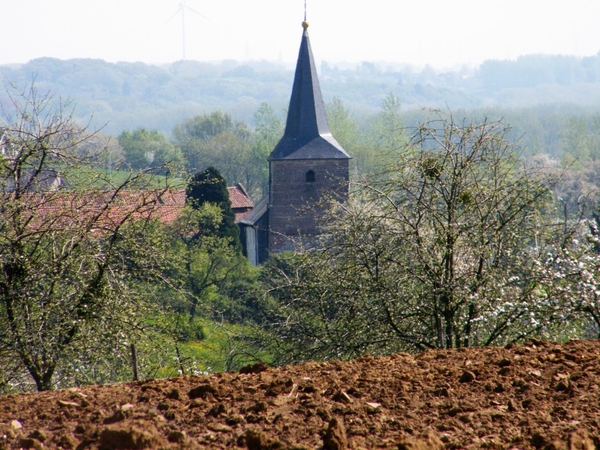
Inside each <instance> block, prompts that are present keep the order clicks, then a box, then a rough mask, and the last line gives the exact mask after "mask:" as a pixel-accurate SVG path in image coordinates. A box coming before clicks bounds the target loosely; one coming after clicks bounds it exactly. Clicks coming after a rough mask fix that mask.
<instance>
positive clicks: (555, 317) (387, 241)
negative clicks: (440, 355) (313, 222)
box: [264, 116, 574, 362]
mask: <svg viewBox="0 0 600 450" xmlns="http://www.w3.org/2000/svg"><path fill="white" fill-rule="evenodd" d="M505 134H506V128H505V127H504V126H503V125H502V124H501V123H490V122H484V123H482V124H473V123H456V122H455V121H454V119H453V118H452V117H445V116H440V117H439V118H438V119H437V120H433V121H430V122H427V123H425V124H423V125H422V126H420V127H418V129H417V131H416V132H415V134H414V135H413V136H412V140H411V141H410V143H409V145H408V146H407V147H406V148H405V149H404V150H403V151H402V152H399V155H398V159H397V160H396V162H395V163H394V164H391V165H390V166H389V167H388V170H387V171H386V172H385V173H380V174H379V177H378V178H375V179H372V180H371V181H370V182H369V183H365V184H364V186H363V188H362V191H361V192H360V195H359V196H358V197H357V198H355V199H354V200H353V201H351V202H349V203H347V204H346V205H344V207H341V208H339V209H338V210H336V211H334V212H333V214H332V217H331V223H330V224H329V225H330V228H329V230H330V233H328V234H326V235H324V236H323V242H322V246H321V248H320V250H315V251H312V252H310V253H308V254H306V255H302V256H301V257H300V259H299V262H298V261H297V262H296V264H294V265H291V266H289V265H288V266H287V268H286V269H285V270H280V269H279V268H277V270H276V271H274V272H271V275H270V277H269V278H270V280H271V281H269V283H275V284H274V285H273V284H271V285H270V287H269V292H271V293H274V294H272V295H275V294H276V295H277V297H276V300H277V301H276V302H275V304H276V305H277V306H276V307H274V308H273V309H271V310H270V311H269V314H270V315H271V319H270V320H268V321H265V325H264V327H265V328H266V329H267V330H268V331H269V332H270V335H271V336H274V340H275V341H274V342H278V344H277V347H275V348H276V349H277V348H280V349H283V351H282V352H278V357H279V360H280V361H281V362H289V361H298V360H305V359H310V358H314V357H316V358H331V357H336V358H339V357H352V356H356V355H358V354H361V353H364V352H369V353H388V352H391V351H398V350H405V351H406V350H410V351H415V350H424V349H427V348H453V347H469V346H480V345H492V344H505V343H509V342H515V341H519V340H522V339H524V338H526V337H528V336H543V337H549V336H555V335H553V334H552V333H555V332H558V331H560V330H564V329H565V327H566V326H567V324H568V321H569V320H570V319H571V318H573V314H574V311H573V309H572V308H570V307H569V301H568V292H566V290H565V289H560V288H559V287H560V286H561V283H562V281H561V280H562V279H563V274H564V273H563V272H562V271H560V270H558V271H557V270H555V269H556V268H557V267H560V266H561V263H560V261H561V260H562V258H563V257H564V256H565V255H566V254H567V253H566V250H567V249H568V245H567V244H568V242H569V240H570V239H571V238H572V237H573V232H574V227H570V228H569V229H568V230H564V229H563V224H562V222H560V221H557V220H555V217H556V216H555V215H554V214H544V213H547V212H548V211H553V206H554V204H553V202H552V197H551V195H550V187H551V186H552V184H553V183H554V182H555V180H554V179H553V178H552V177H549V176H548V175H547V173H545V172H544V171H543V170H539V169H538V168H536V167H525V166H523V165H522V163H521V161H520V160H519V158H518V157H517V156H516V154H515V148H514V145H513V144H512V143H511V142H510V141H507V140H506V139H505ZM272 280H275V281H272Z"/></svg>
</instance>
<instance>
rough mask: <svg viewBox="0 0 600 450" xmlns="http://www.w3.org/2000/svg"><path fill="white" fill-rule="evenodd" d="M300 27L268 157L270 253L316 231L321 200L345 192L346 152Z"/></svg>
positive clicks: (290, 246) (340, 196)
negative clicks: (284, 109)
mask: <svg viewBox="0 0 600 450" xmlns="http://www.w3.org/2000/svg"><path fill="white" fill-rule="evenodd" d="M302 27H303V28H304V31H303V34H302V42H301V44H300V52H299V54H298V62H297V64H296V73H295V76H294V84H293V87H292V96H291V99H290V105H289V109H288V116H287V121H286V126H285V132H284V135H283V137H282V138H281V140H280V141H279V143H278V144H277V146H276V147H275V149H274V150H273V152H272V153H271V155H270V156H269V204H268V210H269V244H268V249H269V253H278V252H281V251H285V250H293V249H294V248H295V242H297V240H298V238H300V240H302V239H307V238H308V239H310V237H312V236H315V235H317V234H318V232H319V231H318V227H317V222H318V220H319V217H320V216H321V215H322V213H323V208H324V206H323V204H322V201H323V200H325V199H327V198H329V197H333V198H335V199H337V200H342V201H343V200H345V199H346V198H347V196H348V178H349V162H350V156H349V155H348V154H347V153H346V151H345V150H344V149H343V148H342V146H341V145H340V144H339V143H338V142H337V141H336V140H335V138H334V137H333V136H332V135H331V131H330V130H329V125H328V124H327V117H326V114H325V103H324V102H323V97H322V95H321V88H320V87H319V79H318V77H317V70H316V67H315V62H314V59H313V54H312V49H311V46H310V40H309V38H308V23H307V22H306V21H304V22H303V23H302Z"/></svg>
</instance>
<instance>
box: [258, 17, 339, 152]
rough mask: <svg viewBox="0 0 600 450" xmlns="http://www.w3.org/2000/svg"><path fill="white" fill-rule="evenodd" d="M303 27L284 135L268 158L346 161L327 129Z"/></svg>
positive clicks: (306, 27)
mask: <svg viewBox="0 0 600 450" xmlns="http://www.w3.org/2000/svg"><path fill="white" fill-rule="evenodd" d="M302 26H303V28H304V32H303V34H302V42H301V44H300V52H299V54H298V62H297V64H296V74H295V76H294V85H293V88H292V96H291V99H290V106H289V109H288V116H287V122H286V125H285V132H284V135H283V137H282V138H281V140H280V141H279V143H278V144H277V146H276V147H275V149H274V150H273V152H272V153H271V155H270V156H269V160H270V161H273V160H281V159H349V158H350V156H349V155H348V153H346V151H345V150H344V149H343V148H342V146H341V145H340V144H339V143H338V141H336V140H335V138H334V137H333V136H332V135H331V131H330V130H329V125H328V124H327V116H326V114H325V103H324V102H323V96H322V95H321V88H320V87H319V79H318V77H317V70H316V67H315V61H314V58H313V55H312V50H311V47H310V40H309V38H308V24H307V23H306V22H304V23H303V24H302Z"/></svg>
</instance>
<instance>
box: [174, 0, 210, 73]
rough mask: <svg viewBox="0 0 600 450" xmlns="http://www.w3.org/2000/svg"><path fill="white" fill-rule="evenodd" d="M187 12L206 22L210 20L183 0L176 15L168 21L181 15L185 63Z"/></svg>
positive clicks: (182, 46)
mask: <svg viewBox="0 0 600 450" xmlns="http://www.w3.org/2000/svg"><path fill="white" fill-rule="evenodd" d="M186 10H188V11H191V12H193V13H194V14H197V15H199V16H200V17H203V18H205V19H206V20H210V19H209V18H208V17H206V16H204V15H202V14H200V13H199V12H198V11H196V10H194V9H193V8H190V7H189V6H188V5H186V4H185V0H183V1H182V2H181V3H180V4H179V8H177V11H176V12H175V14H173V15H172V16H171V18H170V19H169V20H167V22H170V21H171V20H172V19H173V17H175V16H176V15H177V14H181V49H182V55H183V60H184V61H185V11H186Z"/></svg>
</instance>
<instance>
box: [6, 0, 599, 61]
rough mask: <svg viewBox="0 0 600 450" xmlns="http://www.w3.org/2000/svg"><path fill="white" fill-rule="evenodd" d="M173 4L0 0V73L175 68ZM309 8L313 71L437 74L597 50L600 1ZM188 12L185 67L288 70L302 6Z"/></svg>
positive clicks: (210, 5) (201, 7)
mask: <svg viewBox="0 0 600 450" xmlns="http://www.w3.org/2000/svg"><path fill="white" fill-rule="evenodd" d="M180 3H181V0H102V1H100V0H0V17H1V18H2V21H1V25H0V42H1V45H0V64H7V63H22V62H27V61H29V60H31V59H33V58H38V57H43V56H50V57H55V58H61V59H68V58H101V59H105V60H107V61H113V62H114V61H143V62H147V63H165V62H173V61H176V60H179V59H182V38H181V37H182V21H181V15H180V14H176V12H177V10H178V8H179V7H180ZM307 3H308V5H307V9H308V22H309V23H310V28H309V33H310V37H311V42H312V47H313V52H314V54H315V58H316V59H317V60H319V61H320V60H325V61H328V62H339V61H351V62H354V61H365V60H366V61H380V60H385V61H393V62H405V63H410V64H415V65H423V64H430V65H432V66H434V67H438V68H441V67H448V66H456V65H458V64H463V63H467V64H478V63H480V62H481V61H483V60H484V59H514V58H516V57H518V56H519V55H523V54H531V53H547V54H573V55H580V56H587V55H595V54H597V53H598V51H600V0H569V1H566V0H503V1H493V2H492V1H490V0H454V1H450V0H410V1H400V0H368V1H357V0H307ZM186 4H187V5H188V6H189V7H191V8H193V9H194V10H195V11H198V12H199V13H201V14H202V15H203V16H205V17H201V16H199V15H196V14H194V13H193V12H191V11H189V10H188V11H187V12H186V14H185V24H186V57H187V59H194V60H201V61H216V60H223V59H236V60H247V59H255V60H256V59H266V60H282V61H284V62H293V61H294V60H295V58H296V55H297V51H298V46H299V42H300V36H301V32H302V28H301V26H300V24H301V22H302V19H303V15H304V0H187V1H186ZM174 14H176V15H175V16H174V17H172V16H173V15H174ZM171 17H172V18H171ZM170 18H171V19H170ZM169 19H170V20H169Z"/></svg>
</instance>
